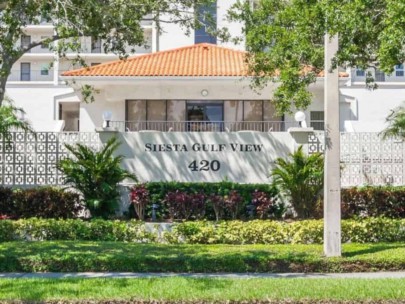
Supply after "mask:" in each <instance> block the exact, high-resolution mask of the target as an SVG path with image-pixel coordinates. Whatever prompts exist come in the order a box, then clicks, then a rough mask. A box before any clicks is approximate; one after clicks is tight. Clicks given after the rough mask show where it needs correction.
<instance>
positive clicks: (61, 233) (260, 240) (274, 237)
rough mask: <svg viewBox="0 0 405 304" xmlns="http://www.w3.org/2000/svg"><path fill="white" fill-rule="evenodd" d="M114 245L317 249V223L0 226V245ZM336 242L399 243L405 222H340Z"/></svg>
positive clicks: (404, 238)
mask: <svg viewBox="0 0 405 304" xmlns="http://www.w3.org/2000/svg"><path fill="white" fill-rule="evenodd" d="M23 240H28V241H31V240H34V241H35V240H37V241H51V240H64V241H120V242H135V243H154V242H162V243H173V244H179V243H185V244H234V245H243V244H321V243H322V242H323V221H322V220H305V221H296V222H291V223H287V222H280V221H269V220H268V221H262V220H254V221H248V222H243V221H220V222H208V221H195V222H184V223H176V224H173V226H172V228H171V230H168V231H165V232H164V233H163V235H159V234H158V231H157V227H154V225H153V224H149V226H146V225H145V224H144V223H143V222H140V221H118V220H115V221H112V220H101V219H100V220H92V221H83V220H79V219H77V220H74V219H68V220H55V219H36V218H32V219H25V220H17V221H13V220H0V242H9V241H23ZM342 242H344V243H347V242H356V243H376V242H405V219H401V220H400V219H388V218H364V219H360V218H358V219H351V220H343V221H342Z"/></svg>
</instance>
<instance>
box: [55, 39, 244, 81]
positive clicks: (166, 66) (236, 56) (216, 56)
mask: <svg viewBox="0 0 405 304" xmlns="http://www.w3.org/2000/svg"><path fill="white" fill-rule="evenodd" d="M245 54H246V53H245V52H242V51H237V50H232V49H229V48H225V47H220V46H217V45H213V44H207V43H201V44H196V45H192V46H187V47H182V48H178V49H173V50H168V51H162V52H157V53H153V54H147V55H141V56H135V57H130V58H128V59H127V60H117V61H112V62H107V63H104V64H100V65H96V66H92V67H88V68H82V69H78V70H73V71H68V72H65V73H63V74H62V76H140V77H148V76H192V77H199V76H200V77H204V76H243V75H246V71H247V70H246V65H245V59H244V57H245Z"/></svg>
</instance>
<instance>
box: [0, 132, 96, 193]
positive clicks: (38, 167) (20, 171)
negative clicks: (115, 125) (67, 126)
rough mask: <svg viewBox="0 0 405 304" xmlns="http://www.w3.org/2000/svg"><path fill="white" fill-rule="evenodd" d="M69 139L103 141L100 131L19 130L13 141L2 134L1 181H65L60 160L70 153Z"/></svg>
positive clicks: (91, 143) (7, 183) (90, 142)
mask: <svg viewBox="0 0 405 304" xmlns="http://www.w3.org/2000/svg"><path fill="white" fill-rule="evenodd" d="M65 143H68V144H75V143H82V144H85V145H88V146H90V147H93V148H98V147H99V146H100V145H101V141H100V138H99V134H98V133H52V132H41V133H36V135H33V134H29V133H22V132H15V133H12V139H11V143H7V142H6V140H5V139H4V138H2V137H1V136H0V185H5V186H23V185H26V186H35V185H55V186H56V185H62V182H63V176H61V174H60V172H58V170H57V169H56V163H57V161H58V160H60V159H63V158H66V157H67V156H68V153H67V151H66V148H65V146H64V144H65Z"/></svg>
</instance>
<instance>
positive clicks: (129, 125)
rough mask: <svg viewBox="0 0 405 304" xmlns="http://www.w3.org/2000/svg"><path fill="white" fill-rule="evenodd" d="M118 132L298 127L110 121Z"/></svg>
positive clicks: (286, 125) (285, 127)
mask: <svg viewBox="0 0 405 304" xmlns="http://www.w3.org/2000/svg"><path fill="white" fill-rule="evenodd" d="M109 126H110V127H113V128H115V129H117V130H118V131H120V132H148V131H149V132H152V131H157V132H243V131H255V132H284V131H287V130H288V128H291V127H299V124H298V123H296V122H285V121H232V122H230V121H110V122H109Z"/></svg>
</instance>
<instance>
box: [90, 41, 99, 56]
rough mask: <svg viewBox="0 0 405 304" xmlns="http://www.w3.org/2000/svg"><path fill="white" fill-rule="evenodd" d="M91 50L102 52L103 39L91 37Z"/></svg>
mask: <svg viewBox="0 0 405 304" xmlns="http://www.w3.org/2000/svg"><path fill="white" fill-rule="evenodd" d="M91 52H92V53H101V39H99V38H91Z"/></svg>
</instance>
